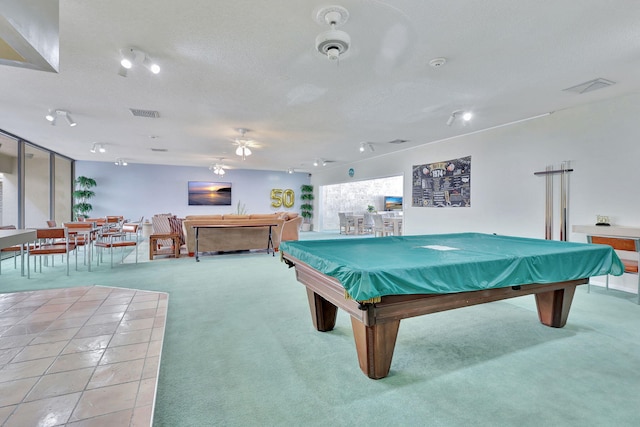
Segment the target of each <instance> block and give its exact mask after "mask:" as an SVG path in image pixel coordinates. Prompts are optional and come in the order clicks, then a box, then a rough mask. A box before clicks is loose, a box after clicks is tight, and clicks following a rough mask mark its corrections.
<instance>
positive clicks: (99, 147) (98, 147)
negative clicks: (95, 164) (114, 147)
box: [89, 142, 107, 154]
mask: <svg viewBox="0 0 640 427" xmlns="http://www.w3.org/2000/svg"><path fill="white" fill-rule="evenodd" d="M89 151H91V152H92V153H101V154H102V153H106V152H107V149H106V148H105V147H104V144H101V143H99V142H94V143H93V146H92V147H91V150H89Z"/></svg>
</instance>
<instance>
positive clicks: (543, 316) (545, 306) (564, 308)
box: [536, 286, 576, 328]
mask: <svg viewBox="0 0 640 427" xmlns="http://www.w3.org/2000/svg"><path fill="white" fill-rule="evenodd" d="M575 291H576V287H575V286H569V287H566V288H563V289H556V290H555V291H550V292H541V293H537V294H536V305H537V306H538V317H539V318H540V322H542V323H543V324H544V325H547V326H551V327H553V328H562V327H563V326H564V325H565V324H566V323H567V318H568V317H569V309H570V308H571V302H572V301H573V294H574V293H575Z"/></svg>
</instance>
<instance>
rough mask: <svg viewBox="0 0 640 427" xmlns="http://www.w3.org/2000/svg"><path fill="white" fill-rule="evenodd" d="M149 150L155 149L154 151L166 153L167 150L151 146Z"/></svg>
mask: <svg viewBox="0 0 640 427" xmlns="http://www.w3.org/2000/svg"><path fill="white" fill-rule="evenodd" d="M151 151H155V152H156V153H166V152H167V151H169V150H167V149H166V148H152V149H151Z"/></svg>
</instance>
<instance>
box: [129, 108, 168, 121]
mask: <svg viewBox="0 0 640 427" xmlns="http://www.w3.org/2000/svg"><path fill="white" fill-rule="evenodd" d="M129 111H131V114H133V115H134V116H136V117H149V118H151V119H157V118H158V117H160V113H159V112H157V111H154V110H140V109H139V108H129Z"/></svg>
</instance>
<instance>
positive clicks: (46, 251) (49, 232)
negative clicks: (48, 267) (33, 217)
mask: <svg viewBox="0 0 640 427" xmlns="http://www.w3.org/2000/svg"><path fill="white" fill-rule="evenodd" d="M75 248H76V246H75V244H74V243H73V242H72V241H70V239H69V232H68V230H67V229H66V228H65V227H56V228H38V229H37V230H36V241H35V242H34V244H33V246H31V245H28V246H27V278H30V277H31V268H30V265H29V260H30V259H31V257H32V256H38V257H39V261H40V272H41V273H42V257H43V256H48V255H57V254H61V255H66V259H67V276H68V275H69V255H70V252H71V251H73V250H75ZM34 261H35V259H34ZM76 262H77V258H76ZM52 265H53V262H52ZM36 267H37V266H36V265H35V264H34V271H35V268H36ZM76 268H77V266H76Z"/></svg>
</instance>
